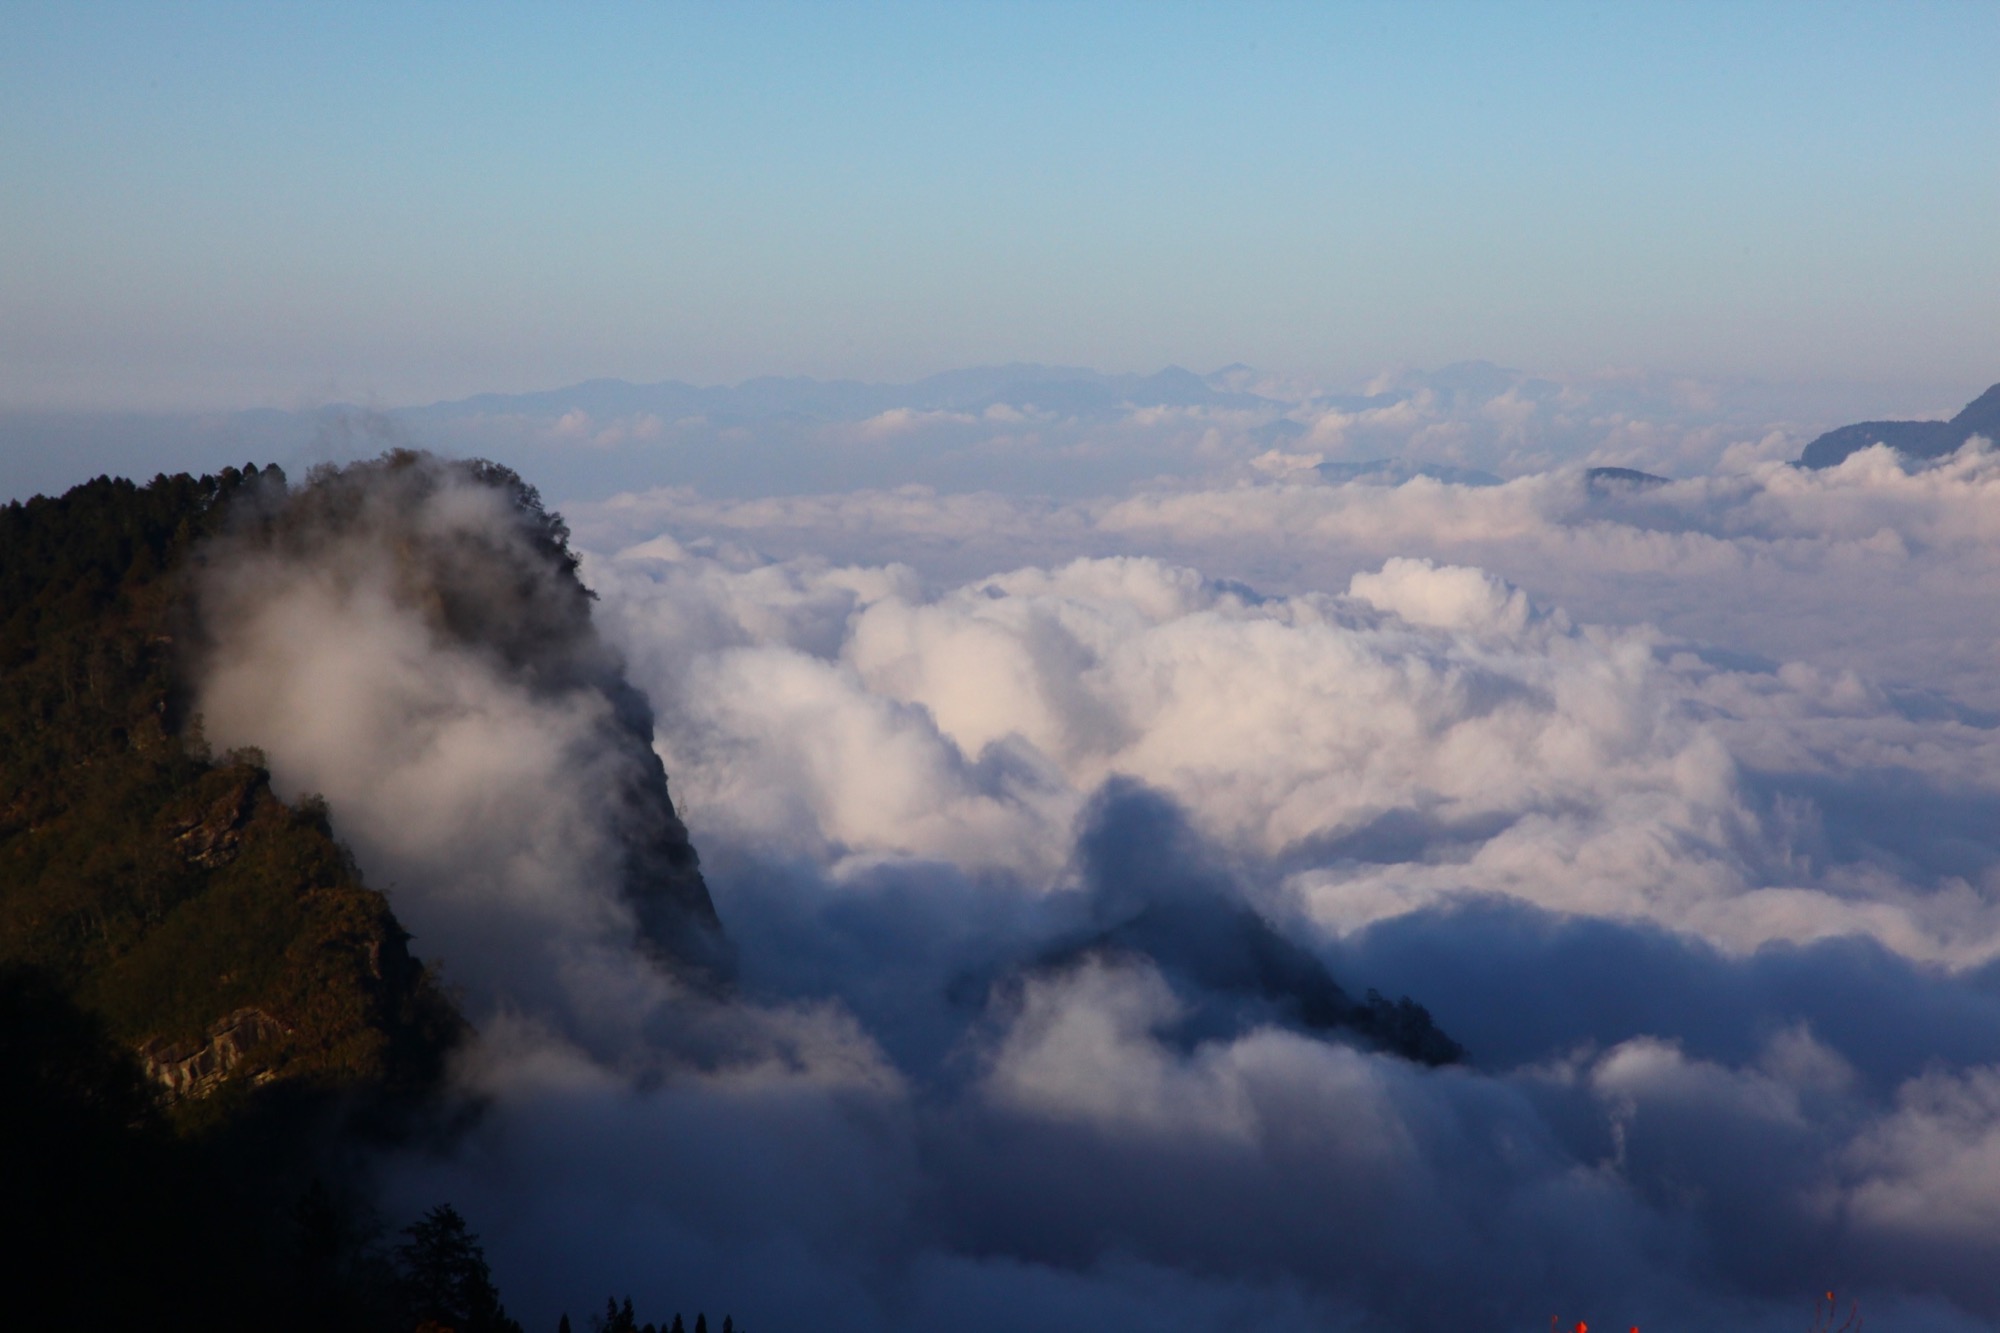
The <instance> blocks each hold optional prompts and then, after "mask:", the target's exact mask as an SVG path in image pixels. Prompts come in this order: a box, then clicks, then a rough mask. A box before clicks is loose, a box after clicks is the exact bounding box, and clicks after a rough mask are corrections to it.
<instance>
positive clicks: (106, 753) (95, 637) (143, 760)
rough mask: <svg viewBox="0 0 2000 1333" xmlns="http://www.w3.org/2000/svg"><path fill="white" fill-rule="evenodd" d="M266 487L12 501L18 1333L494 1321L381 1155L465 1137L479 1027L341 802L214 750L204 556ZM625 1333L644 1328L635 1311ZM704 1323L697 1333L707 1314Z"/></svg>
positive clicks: (3, 756) (2, 1194)
mask: <svg viewBox="0 0 2000 1333" xmlns="http://www.w3.org/2000/svg"><path fill="white" fill-rule="evenodd" d="M285 487H286V481H285V478H284V476H283V474H282V473H280V472H279V471H278V470H277V469H276V468H265V469H259V468H257V467H255V466H251V467H248V468H245V469H243V470H241V471H238V470H237V469H234V468H230V469H225V470H224V471H223V472H222V473H221V474H220V475H217V476H206V477H199V478H196V477H190V476H186V475H179V476H172V477H168V476H160V477H156V478H155V479H154V480H153V481H152V482H151V483H150V484H148V485H138V484H135V483H133V482H130V481H124V480H113V479H110V478H99V479H97V480H95V481H92V482H89V483H87V484H85V485H83V486H79V487H77V488H76V489H74V490H72V491H70V492H69V493H68V494H66V495H63V496H61V497H59V498H49V497H36V498H34V499H32V500H29V501H26V502H25V503H21V502H16V503H11V504H8V505H6V506H5V507H4V508H0V1209H4V1210H5V1214H6V1216H5V1225H6V1227H7V1230H8V1231H9V1233H10V1234H12V1235H14V1236H17V1237H23V1238H26V1240H25V1243H24V1244H23V1245H22V1246H21V1248H20V1249H19V1250H18V1251H17V1252H16V1253H15V1254H14V1255H12V1256H10V1263H12V1264H17V1265H18V1269H17V1271H15V1272H14V1273H12V1274H10V1275H9V1277H10V1280H9V1282H8V1284H7V1287H8V1295H7V1297H6V1301H7V1309H8V1311H9V1313H10V1315H11V1316H12V1317H13V1319H14V1320H18V1321H20V1322H19V1324H18V1326H37V1325H41V1324H43V1323H44V1321H46V1326H49V1327H56V1326H64V1327H88V1328H134V1329H136V1328H146V1327H158V1326H173V1327H202V1328H214V1329H225V1330H226V1329H235V1328H251V1327H256V1328H261V1329H268V1328H272V1327H282V1328H287V1329H301V1330H320V1329H324V1330H399V1331H404V1333H407V1331H408V1330H413V1329H417V1328H424V1329H427V1330H431V1331H432V1333H441V1331H442V1330H444V1329H455V1330H458V1331H459V1333H504V1330H511V1329H517V1328H518V1327H519V1326H518V1325H517V1324H515V1323H514V1321H513V1320H511V1319H509V1318H508V1316H507V1314H506V1312H505V1309H504V1308H503V1306H502V1303H501V1300H500V1295H499V1292H498V1291H497V1290H496V1288H495V1286H494V1282H493V1280H492V1277H491V1275H490V1274H489V1272H488V1270H487V1266H486V1262H485V1259H484V1256H483V1254H482V1253H481V1251H480V1249H479V1245H478V1241H477V1238H476V1237H475V1236H473V1235H472V1233H471V1232H470V1230H469V1229H468V1228H467V1226H466V1224H465V1222H464V1219H462V1218H461V1217H459V1215H458V1214H457V1213H456V1212H455V1211H454V1210H452V1209H451V1208H450V1207H449V1205H440V1206H439V1207H438V1208H436V1209H433V1210H432V1212H431V1213H430V1214H428V1215H427V1216H426V1217H425V1218H424V1219H422V1220H420V1221H419V1222H417V1223H415V1224H414V1225H412V1226H410V1227H408V1228H406V1229H404V1230H403V1231H401V1232H398V1233H390V1232H388V1231H387V1230H386V1229H385V1227H384V1225H383V1224H382V1222H381V1221H380V1220H379V1218H377V1217H376V1215H375V1213H374V1210H373V1209H372V1207H371V1204H370V1200H369V1197H368V1187H367V1173H366V1171H365V1169H364V1166H365V1160H366V1155H367V1152H368V1150H369V1149H371V1148H377V1147H381V1146H385V1145H389V1144H397V1143H409V1142H412V1141H418V1140H423V1139H425V1138H429V1139H432V1140H435V1141H438V1142H443V1141H446V1140H447V1139H448V1137H449V1135H450V1133H451V1132H452V1129H453V1126H454V1123H455V1122H458V1123H462V1121H463V1118H464V1117H466V1116H467V1115H470V1114H473V1113H474V1112H475V1110H476V1108H471V1107H467V1106H463V1105H454V1104H452V1103H451V1101H450V1099H449V1098H448V1097H447V1096H446V1094H445V1091H444V1079H443V1074H444V1069H445V1062H446V1060H447V1058H448V1057H449V1055H450V1053H451V1051H452V1049H453V1047H454V1046H455V1045H456V1044H457V1043H458V1042H460V1041H461V1040H462V1039H463V1037H464V1036H465V1034H466V1026H465V1023H464V1020H463V1019H462V1018H461V1017H460V1015H459V1013H458V1010H457V1008H456V1006H455V1005H454V1003H453V1001H452V998H451V996H450V994H449V993H448V991H447V990H446V989H445V988H444V987H443V986H442V985H441V984H440V982H439V979H438V977H437V976H436V975H435V974H434V972H433V971H432V970H431V969H429V968H427V967H426V966H425V965H424V964H423V963H422V961H420V960H419V959H418V958H416V957H414V956H413V955H412V954H411V952H410V950H409V948H408V936H407V934H406V933H405V932H404V930H403V929H402V927H401V926H400V925H399V924H398V923H397V921H396V918H395V915H394V913H393V912H392V911H391V910H390V906H389V903H388V902H387V900H386V899H385V898H384V897H383V896H382V895H381V894H380V893H378V892H376V891H374V890H373V889H371V888H369V887H368V886H367V885H366V884H365V883H363V881H362V877H361V875H360V872H359V871H358V870H357V868H356V866H355V863H354V860H353V858H352V857H351V856H350V855H349V854H348V852H347V851H346V849H344V848H343V847H342V846H341V845H340V843H339V842H337V841H336V840H335V838H334V836H333V834H332V831H331V828H330V825H329V820H328V811H327V809H326V807H325V805H324V803H323V802H321V801H319V800H317V799H314V798H306V799H302V800H300V801H298V802H296V803H287V802H286V801H283V800H281V799H279V797H278V796H277V795H276V794H275V793H274V792H273V791H272V789H271V782H270V775H269V773H268V772H267V771H266V769H265V767H264V765H263V762H262V758H261V756H260V755H258V754H257V753H255V752H254V751H239V752H230V753H223V754H215V753H212V752H211V751H210V748H209V747H208V745H207V744H206V743H205V742H204V740H203V738H202V735H201V730H200V721H199V718H198V717H197V716H195V714H194V712H193V710H192V706H191V705H192V700H191V697H190V692H189V687H188V681H189V679H190V675H191V668H192V666H193V664H194V662H195V661H196V660H197V658H198V654H199V652H200V648H201V645H200V643H199V641H198V635H199V627H198V625H197V624H196V623H195V620H194V616H193V614H192V610H191V606H192V596H191V594H192V585H193V582H194V580H195V579H196V578H197V577H198V573H199V570H200V568H201V565H202V561H203V559H204V558H205V556H204V542H205V540H206V539H207V538H209V537H211V536H214V535H216V534H218V533H220V532H223V531H224V530H226V529H228V528H230V527H231V525H237V526H241V525H245V524H253V523H269V522H272V521H274V520H273V519H272V517H271V516H272V515H273V514H275V513H278V512H280V507H279V506H278V505H277V504H275V503H274V501H275V500H276V499H279V498H282V497H283V496H284V495H285V493H286V492H285ZM598 1322H599V1323H600V1324H602V1325H603V1326H605V1327H613V1328H620V1329H623V1328H626V1327H634V1328H636V1327H637V1325H635V1324H632V1323H631V1311H630V1306H629V1302H628V1303H627V1305H626V1307H624V1309H623V1310H622V1311H621V1310H620V1309H619V1308H617V1307H612V1308H611V1309H610V1310H609V1312H608V1314H607V1316H606V1317H605V1319H603V1320H600V1321H598ZM699 1322H700V1321H698V1323H699Z"/></svg>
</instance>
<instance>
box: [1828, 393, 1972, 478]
mask: <svg viewBox="0 0 2000 1333" xmlns="http://www.w3.org/2000/svg"><path fill="white" fill-rule="evenodd" d="M1975 435H1983V436H1985V437H1986V438H1987V439H1989V440H2000V384H1996V385H1994V386H1993V387H1992V388H1990V389H1988V390H1987V391H1986V392H1985V393H1982V394H1980V395H1979V396H1978V397H1977V398H1975V399H1973V400H1972V401H1971V402H1969V403H1967V404H1966V405H1965V408H1964V410H1963V411H1961V412H1960V413H1959V414H1958V415H1957V416H1955V417H1953V418H1952V419H1951V420H1949V421H1863V422H1858V423H1857V424H1855V425H1852V426H1842V427H1841V428H1840V429H1838V430H1830V431H1828V432H1827V433H1826V434H1824V435H1822V436H1820V437H1819V438H1818V439H1817V440H1814V441H1813V442H1812V443H1811V444H1809V445H1807V446H1806V451H1805V453H1803V454H1801V455H1800V456H1799V462H1800V463H1802V464H1804V465H1805V466H1806V467H1811V468H1822V467H1837V466H1839V464H1840V463H1841V462H1842V461H1844V460H1845V459H1846V458H1847V456H1848V455H1849V454H1852V453H1855V452H1857V451H1859V450H1862V449H1866V448H1868V447H1869V446H1870V445H1874V444H1886V445H1888V446H1889V447H1890V448H1891V449H1894V450H1895V451H1896V452H1897V453H1899V454H1904V455H1906V456H1908V457H1910V458H1943V457H1945V456H1947V455H1949V454H1953V453H1956V452H1958V450H1959V449H1960V448H1961V447H1963V446H1964V444H1965V442H1966V441H1967V440H1969V439H1971V438H1972V437H1973V436H1975Z"/></svg>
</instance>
